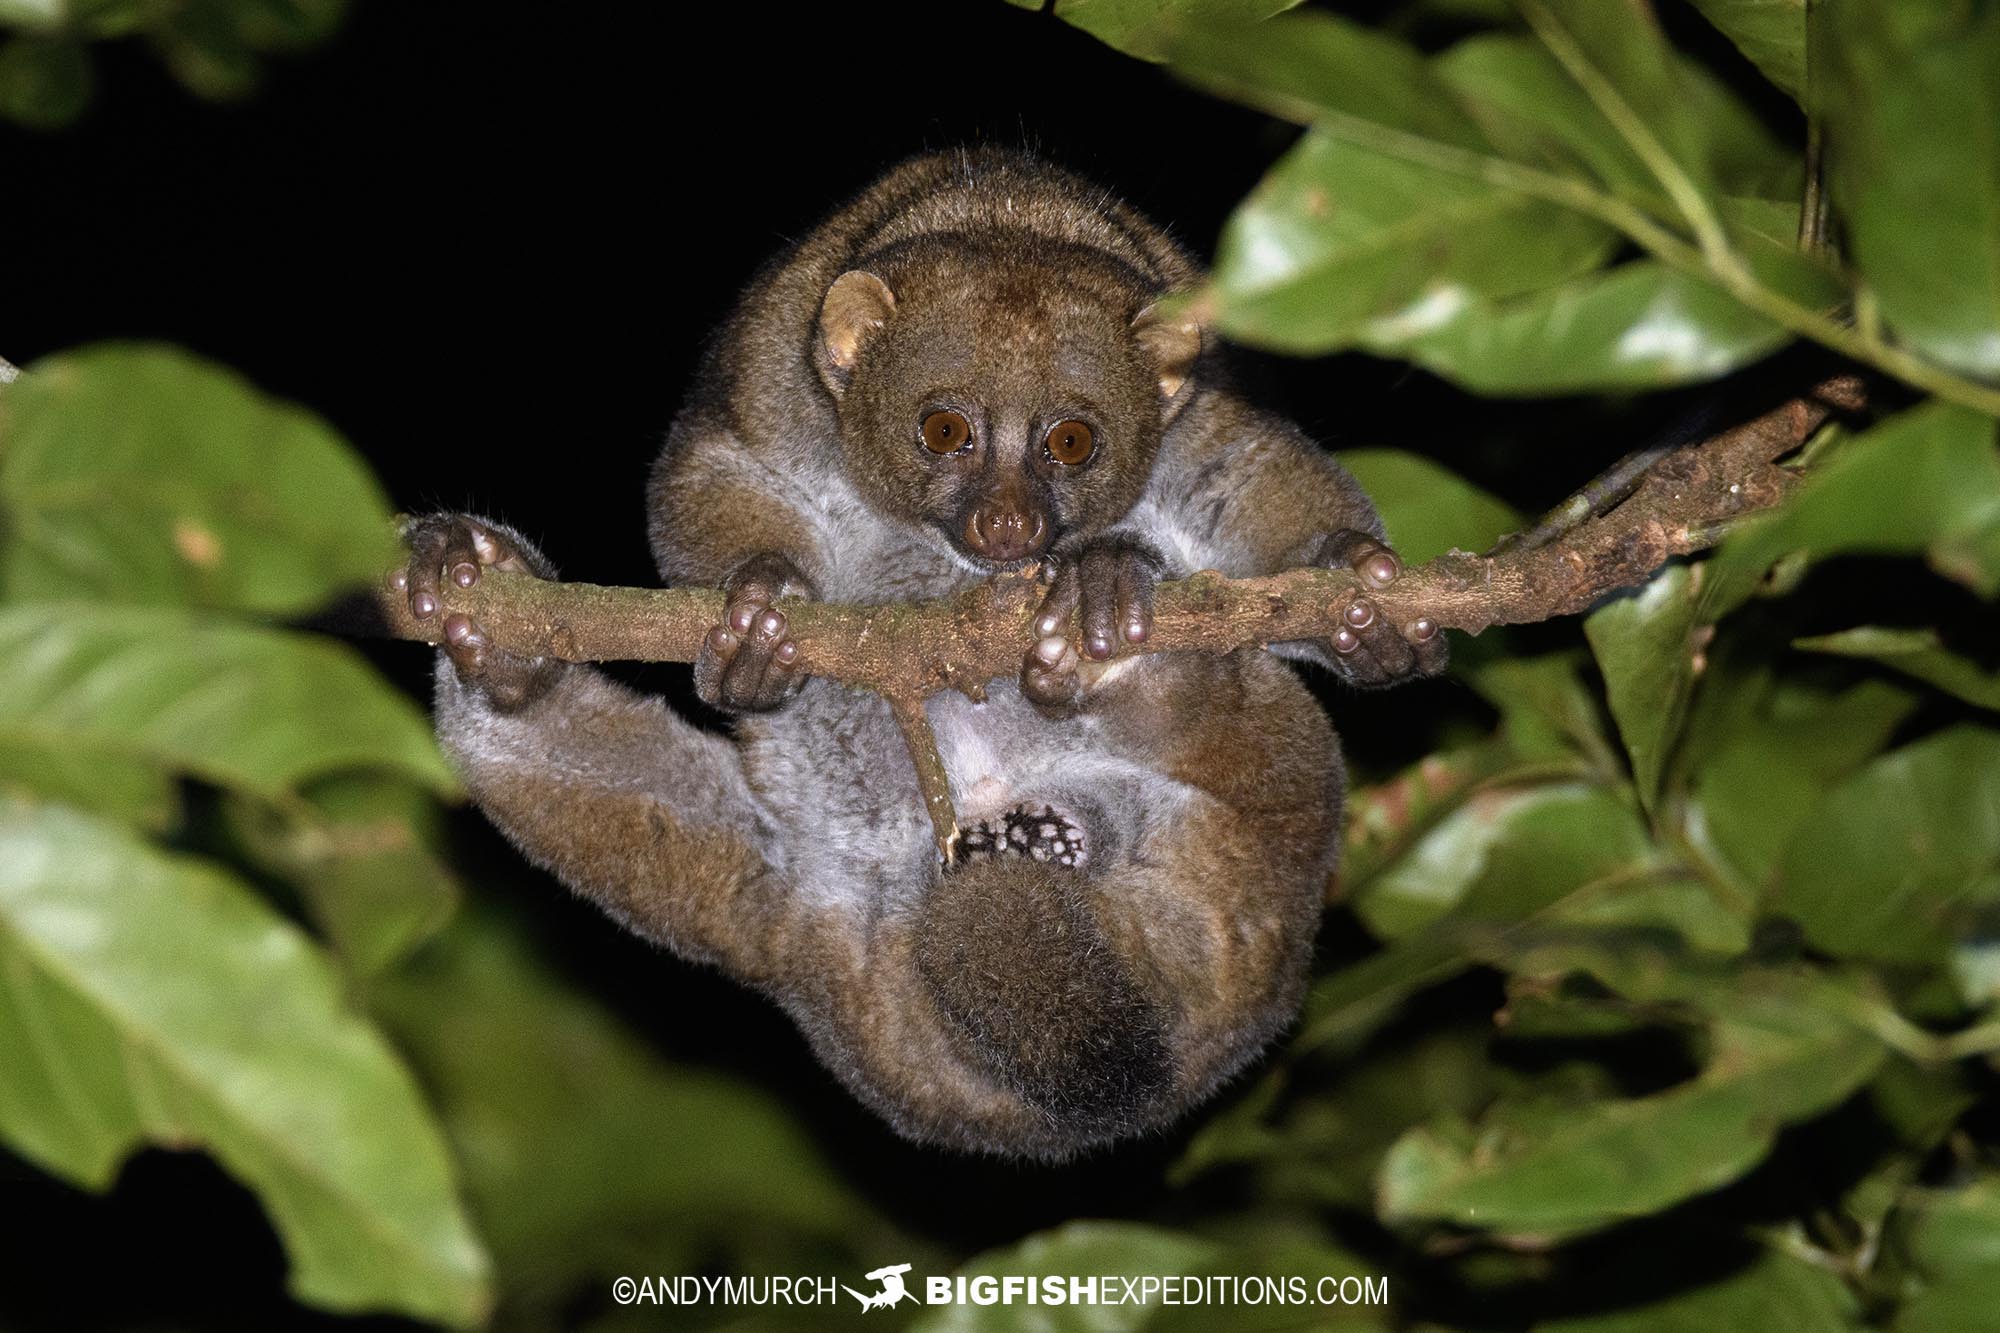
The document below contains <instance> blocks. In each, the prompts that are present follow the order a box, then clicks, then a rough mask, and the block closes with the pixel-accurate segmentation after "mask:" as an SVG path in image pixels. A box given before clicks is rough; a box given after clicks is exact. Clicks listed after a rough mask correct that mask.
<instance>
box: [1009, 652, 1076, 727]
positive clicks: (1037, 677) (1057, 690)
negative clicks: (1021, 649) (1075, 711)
mask: <svg viewBox="0 0 2000 1333" xmlns="http://www.w3.org/2000/svg"><path fill="white" fill-rule="evenodd" d="M1082 662H1083V659H1082V658H1081V657H1080V656H1078V654H1077V651H1076V645H1075V644H1073V643H1071V642H1070V641H1069V640H1068V639H1066V638H1064V637H1063V636H1062V635H1060V634H1048V635H1044V636H1043V637H1042V638H1040V639H1038V640H1036V641H1035V646H1034V647H1033V648H1030V649H1029V650H1028V655H1027V656H1026V657H1025V658H1023V659H1022V661H1021V693H1022V694H1023V695H1025V696H1027V699H1028V702H1029V703H1032V704H1034V705H1036V706H1037V707H1039V708H1043V709H1047V710H1049V711H1051V712H1058V713H1059V712H1063V711H1065V710H1067V709H1069V708H1070V707H1072V706H1073V705H1074V704H1075V703H1076V701H1077V699H1078V698H1079V697H1080V696H1081V695H1082V693H1083V681H1082V680H1081V679H1080V678H1079V677H1078V675H1077V667H1078V666H1080V665H1082Z"/></svg>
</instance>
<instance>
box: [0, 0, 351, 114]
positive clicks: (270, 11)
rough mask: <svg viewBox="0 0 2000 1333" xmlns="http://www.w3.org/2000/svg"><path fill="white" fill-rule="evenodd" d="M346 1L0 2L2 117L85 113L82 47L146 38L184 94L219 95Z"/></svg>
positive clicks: (300, 42)
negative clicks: (6, 33)
mask: <svg viewBox="0 0 2000 1333" xmlns="http://www.w3.org/2000/svg"><path fill="white" fill-rule="evenodd" d="M346 9H347V0H0V31H4V30H6V29H10V28H11V29H13V30H14V35H12V36H8V37H4V38H0V116H5V117H7V118H8V119H10V120H15V121H18V122H20V123H21V124H24V125H31V126H35V127H37V128H41V129H55V128H57V127H59V126H63V125H67V124H69V123H70V122H71V121H73V120H75V119H76V118H77V117H78V116H79V115H81V114H83V110H84V108H85V107H86V106H88V105H89V103H90V95H91V90H92V84H93V81H94V80H93V77H92V74H91V57H90V47H91V44H92V43H94V42H101V41H112V40H116V39H119V38H129V39H135V40H141V41H144V42H145V43H146V44H147V45H148V46H150V47H151V48H152V49H153V50H154V51H155V52H156V53H158V55H159V57H160V59H161V60H162V61H163V62H164V63H165V64H166V66H167V68H168V69H169V70H171V71H172V72H173V75H174V77H175V78H176V79H178V80H180V82H181V83H182V84H183V85H184V86H185V87H187V88H188V89H189V90H190V91H192V92H194V93H197V94H199V95H200V96H202V97H208V98H214V99H217V100H223V99H229V98H236V97H242V96H244V95H245V94H247V93H249V92H250V91H251V90H252V89H253V88H255V87H256V86H257V80H258V77H259V75H260V73H261V72H262V66H263V62H264V60H265V58H266V57H268V56H272V55H278V54H282V53H284V52H289V51H300V50H304V49H306V48H307V47H310V46H312V45H313V44H314V43H316V42H320V41H323V40H324V39H325V38H326V37H327V36H328V35H329V34H331V33H332V32H333V31H334V30H335V29H336V28H338V27H339V26H340V21H341V19H342V18H343V17H344V15H345V13H346Z"/></svg>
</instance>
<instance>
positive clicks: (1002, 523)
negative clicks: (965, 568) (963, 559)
mask: <svg viewBox="0 0 2000 1333" xmlns="http://www.w3.org/2000/svg"><path fill="white" fill-rule="evenodd" d="M1048 542H1049V521H1048V519H1046V518H1044V517H1043V516H1042V513H1041V511H1040V510H1038V509H1034V510H1021V509H1012V508H1009V509H975V510H973V511H972V517H971V518H969V519H967V520H966V524H965V544H966V545H967V546H970V547H971V548H972V549H973V550H975V551H977V552H978V553H979V554H981V555H983V556H985V557H986V558H987V559H989V560H1025V559H1027V558H1028V557H1029V556H1031V555H1033V554H1035V553H1036V552H1037V551H1039V550H1041V549H1042V548H1043V547H1044V546H1046V545H1048Z"/></svg>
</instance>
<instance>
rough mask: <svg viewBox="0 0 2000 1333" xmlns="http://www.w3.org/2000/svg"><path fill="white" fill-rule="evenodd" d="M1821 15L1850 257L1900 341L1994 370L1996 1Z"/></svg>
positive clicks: (1818, 83)
mask: <svg viewBox="0 0 2000 1333" xmlns="http://www.w3.org/2000/svg"><path fill="white" fill-rule="evenodd" d="M1825 26H1826V31H1827V36H1828V40H1826V41H1825V42H1823V43H1821V46H1823V47H1824V50H1825V57H1824V59H1823V61H1822V63H1821V65H1820V67H1819V71H1818V73H1816V75H1815V92H1814V100H1815V102H1816V104H1817V105H1816V107H1815V110H1816V111H1817V113H1818V114H1819V115H1820V116H1821V117H1822V118H1823V119H1824V121H1825V123H1826V132H1827V138H1828V142H1829V144H1830V145H1832V146H1833V150H1834V151H1832V152H1831V153H1830V154H1829V156H1828V167H1829V175H1828V183H1829V185H1830V186H1831V187H1832V191H1833V200H1834V204H1835V207H1836V208H1837V209H1838V210H1839V213H1840V216H1841V218H1842V220H1843V221H1844V223H1845V224H1846V225H1845V236H1846V241H1847V245H1848V247H1849V249H1850V252H1851V254H1852V256H1853V259H1854V261H1855V264H1856V266H1857V267H1858V268H1859V269H1860V271H1861V275H1862V278H1863V280H1864V281H1865V283H1866V284H1867V286H1868V288H1869V289H1870V290H1871V291H1872V292H1873V293H1874V294H1875V296H1876V297H1877V298H1878V299H1879V301H1880V303H1881V311H1882V314H1883V316H1884V317H1885V318H1886V319H1887V321H1888V324H1889V327H1890V329H1891V330H1892V331H1893V332H1894V333H1895V334H1896V335H1898V336H1899V337H1900V338H1901V339H1902V340H1903V341H1905V342H1907V343H1909V344H1910V345H1911V346H1912V347H1913V348H1915V349H1916V351H1918V352H1919V353H1921V354H1922V355H1924V356H1925V357H1928V358H1929V359H1931V360H1933V361H1935V362H1937V363H1938V364H1939V365H1943V366H1946V367H1949V368H1951V369H1953V370H1956V371H1959V372H1960V373H1963V374H1966V375H1973V376H1978V377H1980V378H1983V379H1988V380H2000V10H1995V9H1994V8H1993V7H1992V6H1990V5H1968V4H1962V3H1952V2H1951V0H1903V2H1902V3H1898V4H1854V3H1845V4H1832V5H1828V6H1827V11H1826V15H1825ZM1817 49H1818V48H1816V50H1817ZM1822 75H1823V76H1824V77H1821V76H1822Z"/></svg>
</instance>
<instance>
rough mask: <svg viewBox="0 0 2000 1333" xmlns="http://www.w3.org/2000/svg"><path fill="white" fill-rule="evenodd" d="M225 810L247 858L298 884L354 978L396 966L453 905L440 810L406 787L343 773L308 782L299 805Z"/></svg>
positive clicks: (247, 804)
mask: <svg viewBox="0 0 2000 1333" xmlns="http://www.w3.org/2000/svg"><path fill="white" fill-rule="evenodd" d="M225 810H226V812H227V813H228V814H229V815H230V817H231V820H230V822H231V824H232V826H233V829H234V831H235V832H236V834H237V836H238V839H239V841H240V842H241V843H242V844H243V845H244V848H245V850H246V851H247V852H248V853H249V855H250V857H251V859H252V860H253V861H255V862H256V863H257V864H258V865H260V866H261V867H263V868H265V869H267V870H269V871H271V872H272V873H273V874H276V875H279V876H281V877H283V878H285V879H287V880H290V881H291V882H292V883H294V884H296V885H298V886H299V888H300V889H301V890H302V892H303V893H304V895H305V901H306V905H307V907H308V909H309V910H310V911H311V914H312V918H313V921H314V924H316V925H317V926H319V927H320V929H321V930H323V931H324V932H325V933H326V936H327V938H328V939H329V940H331V941H332V943H333V946H334V948H335V949H336V950H337V951H338V952H339V954H340V957H341V959H342V961H343V962H345V963H346V964H347V965H348V968H349V970H350V971H352V972H353V973H354V974H355V975H356V976H358V977H370V976H374V975H376V974H377V973H380V972H382V971H384V970H385V969H387V968H388V967H389V966H390V965H391V964H393V963H395V962H397V961H399V960H400V959H402V958H403V957H404V956H406V955H407V954H408V953H409V952H410V951H411V950H412V949H414V948H416V947H417V945H419V944H421V943H422V942H423V941H424V940H426V939H428V938H429V937H430V936H432V935H434V934H436V933H437V931H438V930H439V929H441V928H442V927H443V926H444V924H445V922H446V921H448V920H450V918H451V915H452V913H453V911H454V910H456V908H457V906H458V900H459V896H460V887H459V883H458V879H457V877H456V876H455V875H454V874H453V873H452V871H451V868H450V867H449V866H448V865H446V864H445V863H444V861H443V860H442V859H441V855H440V851H439V844H440V842H441V841H442V837H443V830H442V828H441V827H440V824H441V821H440V819H439V812H438V808H437V803H436V801H435V800H434V799H433V798H432V797H431V795H430V794H429V793H428V792H426V791H424V790H422V789H421V788H419V787H416V786H413V785H411V784H409V783H407V782H403V781H398V780H396V779H394V778H391V777H387V776H384V775H381V774H375V773H347V774H340V775H336V776H334V777H331V778H326V779H322V780H321V781H319V782H316V783H314V784H313V785H312V787H311V788H310V789H309V790H308V791H307V792H306V793H305V799H304V800H300V801H287V802H284V803H283V804H281V805H277V806H271V805H265V804H262V803H260V802H257V801H254V800H251V799H248V798H241V799H237V800H233V801H231V802H229V803H228V804H227V805H226V806H225Z"/></svg>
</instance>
